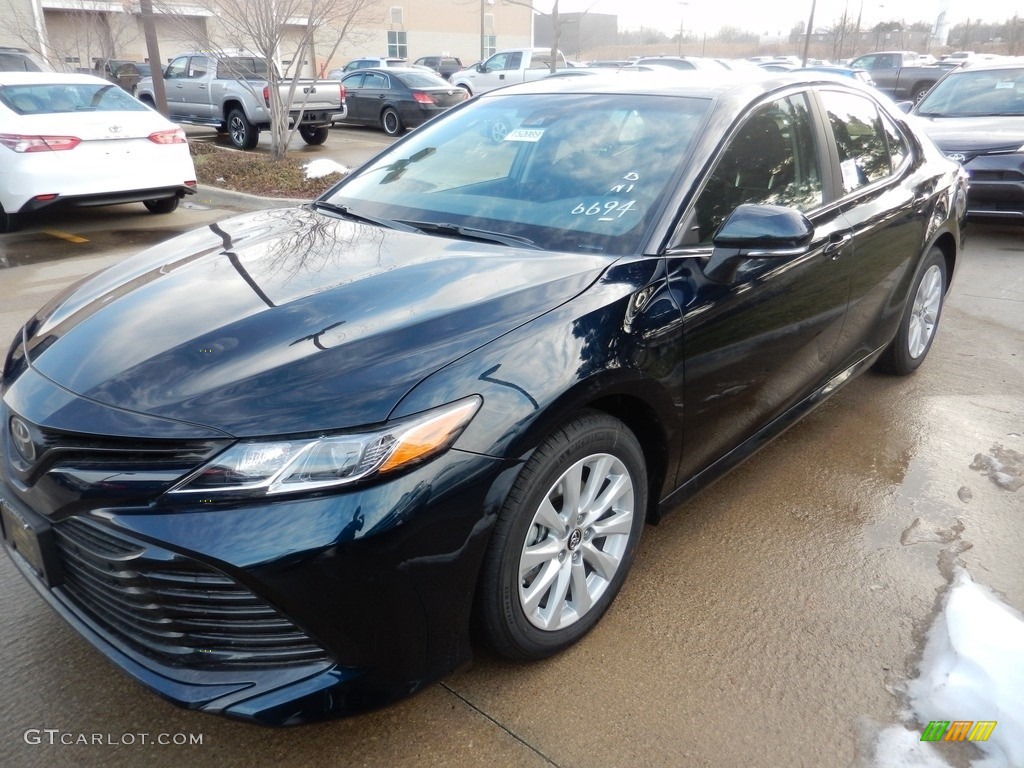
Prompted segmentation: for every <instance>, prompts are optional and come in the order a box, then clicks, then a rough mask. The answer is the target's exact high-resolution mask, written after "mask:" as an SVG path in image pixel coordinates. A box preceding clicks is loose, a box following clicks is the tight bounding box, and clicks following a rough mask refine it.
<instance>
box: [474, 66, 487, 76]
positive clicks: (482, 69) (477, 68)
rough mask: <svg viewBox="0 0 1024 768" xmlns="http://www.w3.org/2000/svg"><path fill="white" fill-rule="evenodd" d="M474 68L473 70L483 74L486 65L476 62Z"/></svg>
mask: <svg viewBox="0 0 1024 768" xmlns="http://www.w3.org/2000/svg"><path fill="white" fill-rule="evenodd" d="M474 69H475V70H476V71H477V72H479V73H480V74H481V75H482V74H483V73H484V72H486V71H487V67H485V66H484V65H483V64H477V65H476V66H475V67H474Z"/></svg>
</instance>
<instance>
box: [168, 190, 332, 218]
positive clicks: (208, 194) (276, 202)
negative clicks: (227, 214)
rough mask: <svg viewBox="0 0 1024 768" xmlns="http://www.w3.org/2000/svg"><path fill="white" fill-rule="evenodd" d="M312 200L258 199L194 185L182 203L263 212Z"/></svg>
mask: <svg viewBox="0 0 1024 768" xmlns="http://www.w3.org/2000/svg"><path fill="white" fill-rule="evenodd" d="M312 200H313V198H311V197H310V198H306V199H302V198H294V197H260V196H259V195H250V194H249V193H248V192H237V191H235V190H233V189H222V188H221V187H210V186H207V185H205V184H198V185H196V193H195V194H194V195H188V196H187V197H186V198H185V199H184V200H183V201H182V202H193V203H200V204H208V205H227V206H235V207H241V208H245V209H246V210H254V211H256V210H264V209H267V208H284V207H287V206H291V205H302V204H303V203H308V202H310V201H312Z"/></svg>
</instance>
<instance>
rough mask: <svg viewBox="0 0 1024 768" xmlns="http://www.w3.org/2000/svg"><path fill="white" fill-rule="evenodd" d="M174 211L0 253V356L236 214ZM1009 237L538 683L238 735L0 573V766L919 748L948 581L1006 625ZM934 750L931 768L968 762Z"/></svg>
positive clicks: (1015, 303)
mask: <svg viewBox="0 0 1024 768" xmlns="http://www.w3.org/2000/svg"><path fill="white" fill-rule="evenodd" d="M336 138H337V136H335V135H334V134H333V133H332V137H331V139H329V140H328V143H327V145H324V146H325V147H327V148H328V149H327V150H324V152H322V153H317V154H318V155H320V156H330V153H331V152H332V150H330V149H329V148H330V147H331V146H332V145H333V144H339V145H340V144H341V143H342V142H340V141H336ZM374 138H375V137H373V136H372V135H370V136H369V137H368V138H364V139H363V140H369V139H374ZM385 141H386V140H385ZM309 149H320V148H309ZM340 151H341V150H340V147H335V148H334V150H333V152H335V153H338V154H340ZM352 152H353V156H354V155H355V154H356V150H352ZM197 198H198V199H197V200H196V201H195V202H196V203H197V205H199V206H200V207H199V208H195V209H180V210H179V211H178V212H176V213H175V214H172V215H171V216H169V217H152V216H150V215H148V214H146V213H145V212H144V210H143V211H142V212H141V213H138V214H137V215H136V214H135V213H134V212H132V211H131V210H129V209H130V207H129V206H120V207H118V209H116V210H115V209H112V210H111V211H109V212H105V213H99V212H89V214H88V215H87V216H84V217H81V218H77V219H72V220H70V221H67V220H65V221H62V222H61V227H60V230H59V231H61V232H64V234H70V233H77V234H80V235H81V237H82V239H85V240H86V241H87V242H86V243H74V242H71V241H69V240H67V239H65V238H62V237H54V236H51V235H48V234H46V233H45V232H43V231H42V229H38V228H37V229H31V230H28V231H26V232H24V233H20V234H16V235H7V236H0V260H2V259H7V262H6V263H7V264H8V266H7V268H6V269H2V268H0V339H7V338H10V337H11V335H12V334H13V333H14V332H15V330H16V329H17V328H18V327H19V326H20V324H21V323H23V322H24V321H25V319H26V318H27V317H28V316H29V315H30V314H31V312H33V311H34V310H35V309H37V308H38V307H39V306H40V305H41V304H42V303H43V302H44V301H45V300H46V299H48V298H49V296H50V295H52V294H53V293H55V292H56V291H58V290H60V289H61V288H62V287H63V286H65V285H66V284H68V283H70V282H72V281H73V280H75V279H77V278H78V277H79V276H81V275H84V274H87V273H89V272H91V271H93V270H95V269H97V268H100V267H103V266H105V265H107V264H110V263H115V262H117V261H119V260H121V259H122V258H124V257H125V256H126V255H127V254H128V253H130V252H132V251H134V250H138V247H140V246H142V245H145V244H146V243H148V242H151V241H154V239H155V238H156V237H157V234H154V233H153V232H152V231H151V227H152V226H153V225H154V223H155V222H156V221H158V220H159V221H160V222H161V223H160V227H159V229H160V233H161V234H160V236H161V237H162V236H163V235H166V234H173V230H176V229H178V228H179V227H184V228H190V227H193V226H201V225H203V224H204V223H208V222H209V221H211V220H214V219H216V218H220V217H223V216H226V215H230V214H231V213H232V212H233V211H236V210H241V209H244V208H245V207H246V206H247V205H249V204H252V205H256V204H257V203H256V202H255V201H247V200H246V199H244V198H235V197H217V196H215V195H212V194H206V192H205V191H204V192H203V194H201V195H198V196H197ZM139 207H140V208H141V206H139ZM97 216H99V217H100V218H99V220H97V219H96V217H97ZM104 217H108V218H104ZM163 219H167V220H168V222H167V224H164V223H163V222H162V220H163ZM172 219H175V220H176V219H180V221H179V222H178V223H171V221H170V220H172ZM104 227H107V228H108V229H104ZM111 228H112V229H113V230H115V231H117V232H120V233H123V234H119V235H117V236H111V235H110V234H109V231H110V229H111ZM131 233H134V234H131ZM1022 235H1024V227H1022V226H1021V225H1019V224H973V225H972V226H971V229H970V235H969V239H968V245H967V249H966V252H965V254H964V259H963V263H962V266H961V268H960V270H959V273H958V275H957V279H956V282H955V284H954V288H953V290H952V293H951V295H950V296H949V298H948V303H947V305H946V307H945V310H944V315H943V318H942V322H941V324H940V328H939V331H938V337H937V339H936V341H935V344H934V346H933V348H932V350H931V353H930V356H929V359H928V360H927V361H926V363H925V364H924V365H923V367H922V368H921V369H920V370H919V371H918V372H917V373H916V374H915V375H913V376H911V377H908V378H905V379H898V378H893V377H887V376H881V375H878V374H874V373H869V374H867V375H865V376H862V377H861V378H859V379H857V380H855V381H854V382H852V383H851V384H850V385H849V386H847V387H846V388H845V389H843V390H842V391H840V392H839V393H838V394H837V395H836V396H835V397H833V398H832V399H831V400H830V401H828V402H827V403H826V404H825V405H823V406H822V407H821V408H819V409H818V410H817V411H815V412H813V413H812V414H811V415H810V416H809V417H808V418H806V419H805V420H804V421H803V422H801V423H800V424H799V425H797V426H796V427H794V428H793V429H791V430H790V431H789V432H787V433H786V434H785V435H783V436H782V437H781V438H779V439H778V440H776V441H775V442H774V443H772V444H771V445H770V446H768V447H767V448H766V449H765V450H763V451H761V452H760V453H759V454H758V455H757V456H755V457H754V458H753V459H751V460H750V461H748V462H746V463H745V464H744V465H742V466H741V467H739V468H738V469H737V470H735V471H734V472H733V473H731V474H730V475H729V476H728V477H726V478H725V479H723V480H721V481H719V482H718V483H717V484H715V485H714V486H712V487H711V488H709V489H708V490H707V491H705V492H703V493H702V494H700V495H699V496H698V497H696V498H694V499H692V500H691V501H690V502H688V503H687V504H686V505H684V506H683V507H680V508H679V509H677V510H676V511H675V512H674V513H673V514H672V515H670V516H669V517H667V518H666V519H665V520H664V521H663V522H662V524H661V525H659V526H657V527H654V528H652V527H647V529H646V530H645V531H644V534H643V540H642V542H641V548H640V553H639V555H638V558H637V561H636V563H635V565H634V568H633V571H632V573H631V575H630V578H629V580H628V581H627V583H626V585H625V587H624V588H623V591H622V592H621V593H620V595H619V597H618V599H617V600H616V602H615V604H614V605H613V606H612V608H611V610H610V611H609V613H608V614H607V615H606V616H605V617H604V619H603V620H602V622H601V623H600V624H599V625H598V627H597V628H596V629H595V630H594V631H593V632H592V633H591V634H590V635H589V636H588V637H587V638H585V640H584V641H583V642H581V643H580V644H578V645H577V646H575V647H573V648H572V649H570V650H568V651H567V652H565V653H563V654H561V655H560V656H558V657H556V658H553V659H550V660H548V661H545V662H541V663H534V664H515V663H509V662H505V661H502V660H499V659H496V658H494V657H493V656H491V655H490V654H488V653H486V652H483V651H481V652H480V653H479V654H478V655H477V657H476V659H475V660H474V662H473V663H472V664H471V665H470V666H469V667H468V668H466V669H463V670H459V671H458V672H456V673H454V674H452V675H450V676H449V677H448V678H446V679H445V680H443V681H442V682H441V683H439V684H437V685H433V686H431V687H429V688H428V689H427V690H426V691H425V692H423V693H421V694H420V695H418V696H416V697H414V698H412V699H409V700H406V701H404V702H401V703H399V704H397V705H395V706H392V707H390V708H388V709H385V710H382V711H380V712H376V713H371V714H368V715H364V716H360V717H356V718H352V719H347V720H336V721H332V722H328V723H323V724H318V725H312V726H302V727H297V728H292V729H285V730H268V729H261V728H258V727H255V726H251V725H247V724H241V723H236V722H232V721H228V720H224V719H220V718H215V717H211V716H207V715H203V714H200V713H194V712H187V711H184V710H181V709H178V708H176V707H174V706H172V705H170V704H168V703H166V702H164V701H163V700H161V699H159V698H158V697H156V696H155V695H153V694H151V693H149V692H148V691H146V690H145V689H143V688H142V687H140V686H139V685H137V684H136V683H134V682H132V681H131V680H130V679H129V678H127V677H126V676H125V675H124V674H122V673H121V672H120V671H118V670H117V669H116V668H114V667H113V666H112V665H111V664H109V663H108V662H107V661H106V660H105V659H104V658H103V657H102V656H101V654H99V653H98V652H97V651H95V650H94V649H92V648H91V647H90V646H89V645H87V644H86V643H85V642H84V641H83V640H81V639H80V638H79V637H78V636H77V635H76V634H75V633H74V632H73V631H72V630H71V629H69V628H68V627H67V626H66V625H65V624H64V622H63V621H62V620H61V619H60V618H58V617H57V616H56V615H55V614H54V613H53V612H52V611H51V610H50V609H49V608H48V607H46V605H45V604H44V603H43V602H42V601H41V600H40V599H39V598H38V596H37V595H36V594H35V593H34V591H33V589H32V588H31V587H30V586H29V585H28V584H27V583H26V582H25V581H24V580H23V579H22V578H21V577H20V575H18V573H17V572H16V571H15V569H14V567H13V566H12V564H11V563H10V562H9V561H8V559H7V557H6V556H4V557H0V612H2V613H0V615H2V620H0V669H2V670H3V673H2V674H3V678H2V679H3V683H2V687H0V766H12V767H14V768H22V767H23V766H24V767H26V768H27V767H29V766H47V767H49V766H88V767H91V766H103V767H104V768H113V767H116V766H131V767H134V766H139V765H145V766H147V768H159V767H160V766H175V767H177V766H217V768H229V767H231V766H246V767H248V766H479V765H495V766H552V765H556V766H602V767H603V766H766V767H768V766H771V767H776V766H786V767H787V768H788V767H790V766H822V767H829V768H831V767H835V766H863V765H865V763H864V762H863V760H864V755H865V754H867V751H868V749H867V746H868V745H869V744H870V742H871V739H872V737H873V735H874V734H875V733H876V732H877V731H878V730H879V729H881V728H883V727H886V726H888V725H892V724H900V723H901V724H904V725H906V726H907V727H909V728H912V729H918V730H920V729H921V728H922V727H923V724H915V723H913V722H912V721H909V720H905V719H904V716H903V714H902V710H903V707H904V704H905V702H904V700H903V698H902V696H901V688H900V686H901V684H902V683H903V681H906V680H907V679H909V678H911V677H913V675H914V673H915V671H916V668H917V664H918V663H919V660H920V653H921V649H922V646H923V638H924V633H925V632H926V631H927V628H928V627H929V625H930V624H931V621H932V619H933V618H934V616H935V614H936V612H937V610H938V606H939V601H940V599H941V596H942V594H943V592H944V590H945V589H946V588H947V586H948V584H949V583H950V580H951V578H952V574H953V572H954V569H955V568H956V567H965V568H967V569H968V571H969V572H970V574H971V575H972V577H973V578H974V579H975V580H976V581H978V582H980V583H982V584H985V585H987V586H989V587H991V588H993V589H994V590H995V591H996V592H997V593H998V594H1000V595H1001V596H1002V597H1003V598H1004V600H1005V601H1006V602H1007V603H1008V604H1009V605H1011V606H1013V607H1014V608H1016V609H1017V610H1018V611H1024V565H1022V562H1024V561H1022V558H1021V552H1022V551H1024V526H1022V525H1021V514H1022V512H1024V489H1021V490H1011V489H1010V488H1009V487H1006V486H1005V485H1000V484H999V483H998V482H996V480H995V479H994V478H993V477H990V474H992V473H991V472H989V471H988V470H986V467H987V466H989V465H990V464H989V463H987V462H986V460H985V459H986V457H1000V459H1001V460H1004V464H1005V465H1006V466H1007V467H1009V469H1010V471H1011V472H1016V473H1017V474H1018V475H1019V476H1022V477H1024V437H1022V434H1024V390H1022V385H1021V382H1022V381H1024V237H1022ZM133 237H134V238H136V239H137V240H138V241H139V242H135V241H134V240H131V238H133ZM122 240H125V241H126V242H124V243H122V242H121V241H122ZM3 263H4V262H3V261H0V265H2V264H3ZM3 344H4V346H6V342H3ZM314 588H315V586H314ZM162 741H166V742H169V743H167V744H163V743H161V742H162ZM182 741H184V742H185V743H176V742H182ZM196 741H200V742H201V743H195V742H196ZM189 742H191V743H189ZM939 748H940V752H941V753H942V755H943V757H944V759H946V760H947V761H948V762H950V764H951V765H954V766H957V765H966V764H967V762H968V761H969V760H970V759H972V758H977V757H978V754H977V753H975V752H974V751H973V749H974V748H973V747H972V746H971V745H969V744H967V743H959V744H948V745H939Z"/></svg>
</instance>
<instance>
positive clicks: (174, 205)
mask: <svg viewBox="0 0 1024 768" xmlns="http://www.w3.org/2000/svg"><path fill="white" fill-rule="evenodd" d="M142 204H143V205H144V206H146V210H147V211H149V212H150V213H172V212H174V211H176V210H177V209H178V198H177V197H159V198H157V199H156V200H143V201H142Z"/></svg>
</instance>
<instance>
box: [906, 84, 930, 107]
mask: <svg viewBox="0 0 1024 768" xmlns="http://www.w3.org/2000/svg"><path fill="white" fill-rule="evenodd" d="M931 89H932V87H931V86H930V85H921V86H918V88H917V89H916V90H915V91H914V94H913V95H912V96H911V97H910V100H911V101H913V102H914V103H915V104H917V103H919V102H920V101H921V99H923V98H924V97H925V94H927V93H928V91H930V90H931Z"/></svg>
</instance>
